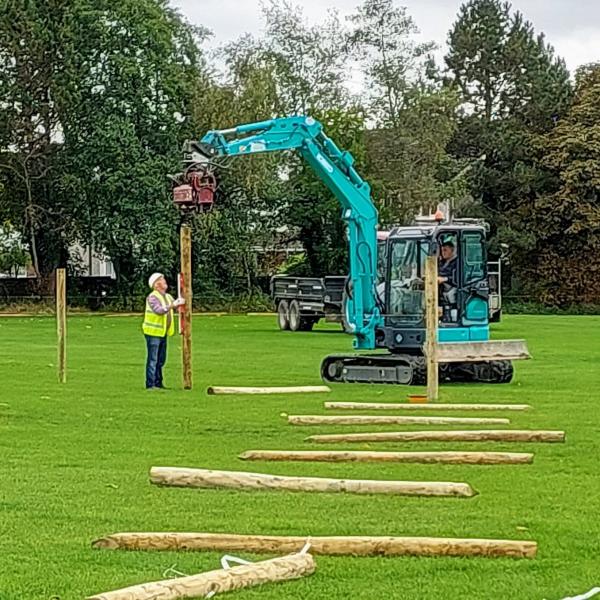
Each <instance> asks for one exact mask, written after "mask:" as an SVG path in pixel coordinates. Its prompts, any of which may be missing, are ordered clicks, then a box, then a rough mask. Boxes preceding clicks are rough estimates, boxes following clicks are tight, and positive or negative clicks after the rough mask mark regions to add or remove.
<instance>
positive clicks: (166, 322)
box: [142, 273, 185, 390]
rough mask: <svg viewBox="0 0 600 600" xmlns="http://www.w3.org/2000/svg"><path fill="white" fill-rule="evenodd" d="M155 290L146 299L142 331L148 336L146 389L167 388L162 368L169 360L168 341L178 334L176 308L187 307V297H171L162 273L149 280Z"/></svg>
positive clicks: (155, 274)
mask: <svg viewBox="0 0 600 600" xmlns="http://www.w3.org/2000/svg"><path fill="white" fill-rule="evenodd" d="M148 285H149V286H150V288H151V289H152V292H151V293H150V295H149V296H148V297H147V298H146V313H145V314H144V324H143V326H142V330H143V331H144V336H145V337H146V348H147V350H148V356H147V358H146V389H147V390H154V389H165V386H164V385H163V374H162V369H163V367H164V365H165V361H166V360H167V338H168V337H169V336H171V335H173V333H174V332H175V319H174V316H173V309H174V308H176V307H178V306H181V305H183V304H185V300H184V299H183V298H177V300H173V297H172V296H171V295H169V294H167V289H168V285H167V282H166V280H165V276H164V275H163V274H162V273H153V274H152V275H150V279H148Z"/></svg>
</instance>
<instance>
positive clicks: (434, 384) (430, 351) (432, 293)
mask: <svg viewBox="0 0 600 600" xmlns="http://www.w3.org/2000/svg"><path fill="white" fill-rule="evenodd" d="M437 278H438V268H437V256H428V257H427V263H426V271H425V319H426V325H427V334H426V335H427V339H426V342H425V343H426V351H425V354H426V358H427V399H428V400H429V401H430V402H432V401H436V400H437V399H438V362H437V330H438V318H439V317H438V282H437Z"/></svg>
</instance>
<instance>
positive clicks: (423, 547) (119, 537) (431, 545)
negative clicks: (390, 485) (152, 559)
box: [92, 532, 537, 558]
mask: <svg viewBox="0 0 600 600" xmlns="http://www.w3.org/2000/svg"><path fill="white" fill-rule="evenodd" d="M307 541H308V542H310V552H311V554H324V555H330V556H348V555H350V556H486V557H498V556H500V557H511V558H534V557H535V555H536V552H537V544H536V543H535V542H530V541H518V540H486V539H468V538H467V539H462V538H435V537H383V536H348V537H345V536H326V537H301V536H275V535H238V534H234V533H174V532H170V533H115V534H113V535H109V536H106V537H104V538H100V539H99V540H95V541H94V542H92V546H93V547H94V548H102V549H107V550H206V551H210V552H255V553H257V554H258V553H269V554H276V553H282V552H297V551H298V550H300V548H302V547H303V546H304V544H305V543H306V542H307Z"/></svg>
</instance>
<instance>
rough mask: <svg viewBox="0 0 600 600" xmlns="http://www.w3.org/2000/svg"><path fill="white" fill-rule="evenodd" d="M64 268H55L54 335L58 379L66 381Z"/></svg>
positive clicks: (65, 288)
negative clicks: (55, 338) (55, 339)
mask: <svg viewBox="0 0 600 600" xmlns="http://www.w3.org/2000/svg"><path fill="white" fill-rule="evenodd" d="M66 279H67V276H66V271H65V269H56V337H57V349H58V360H57V370H58V381H59V382H60V383H67V284H66Z"/></svg>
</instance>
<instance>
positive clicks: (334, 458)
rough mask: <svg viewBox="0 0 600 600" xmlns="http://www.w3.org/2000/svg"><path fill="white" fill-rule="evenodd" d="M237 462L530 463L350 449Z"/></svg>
mask: <svg viewBox="0 0 600 600" xmlns="http://www.w3.org/2000/svg"><path fill="white" fill-rule="evenodd" d="M238 458H240V459H241V460H267V461H271V460H273V461H305V462H399V463H444V464H465V465H518V464H528V463H532V462H533V454H526V453H524V452H363V451H353V450H341V451H336V450H330V451H323V452H321V451H316V450H247V451H246V452H243V453H242V454H240V455H239V456H238Z"/></svg>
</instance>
